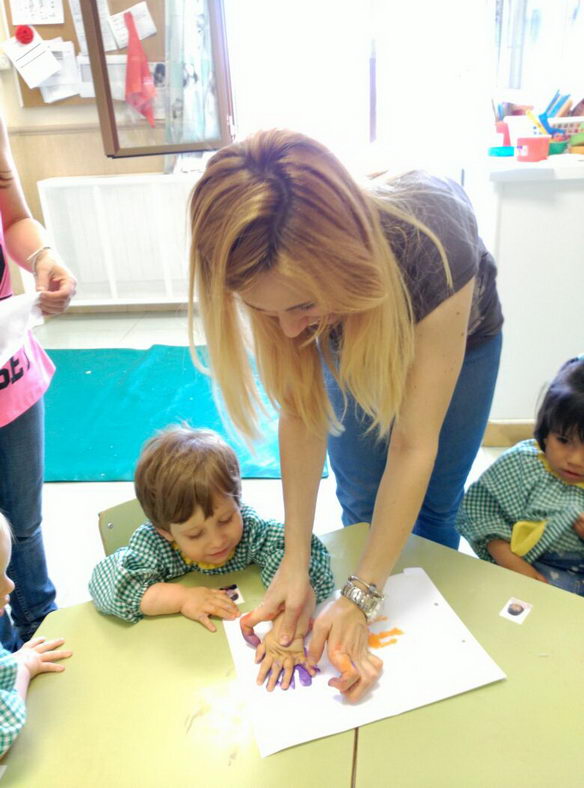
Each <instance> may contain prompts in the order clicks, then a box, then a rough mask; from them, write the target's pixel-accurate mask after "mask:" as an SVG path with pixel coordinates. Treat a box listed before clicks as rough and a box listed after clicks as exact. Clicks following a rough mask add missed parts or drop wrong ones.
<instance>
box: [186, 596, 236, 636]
mask: <svg viewBox="0 0 584 788" xmlns="http://www.w3.org/2000/svg"><path fill="white" fill-rule="evenodd" d="M185 592H186V597H185V600H184V602H183V603H182V606H181V609H180V612H181V613H182V614H183V616H186V618H190V619H192V620H193V621H199V622H200V623H201V624H202V625H203V626H204V627H207V629H208V630H209V631H210V632H216V631H217V627H216V626H215V624H214V623H213V622H212V621H211V619H210V618H209V616H218V617H219V618H229V619H234V618H237V617H238V616H239V608H238V607H237V605H236V604H235V602H233V601H232V600H231V599H230V598H229V595H228V593H227V592H226V591H220V590H219V589H218V588H205V587H204V586H197V588H187V589H185Z"/></svg>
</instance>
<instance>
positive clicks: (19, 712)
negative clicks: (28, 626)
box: [0, 637, 72, 757]
mask: <svg viewBox="0 0 584 788" xmlns="http://www.w3.org/2000/svg"><path fill="white" fill-rule="evenodd" d="M63 643H64V640H62V639H58V640H49V641H47V640H45V638H42V637H39V638H33V639H32V640H29V641H28V643H25V644H24V646H22V648H20V649H19V650H18V651H16V652H15V653H14V654H9V653H8V652H4V653H3V654H2V655H1V656H0V757H2V756H3V755H4V753H5V752H6V751H7V750H8V749H9V747H10V746H11V744H12V742H13V741H14V739H15V738H16V736H17V735H18V734H19V733H20V730H21V728H22V726H23V725H24V723H25V722H26V707H25V703H24V701H25V698H26V693H27V691H28V685H29V684H30V682H31V680H32V679H33V678H34V677H35V676H37V675H38V674H39V673H49V672H53V671H54V672H57V671H62V670H64V669H65V668H64V666H63V665H56V664H55V660H60V659H66V658H67V657H70V656H71V654H72V652H71V651H57V650H56V649H58V648H59V647H60V646H62V645H63Z"/></svg>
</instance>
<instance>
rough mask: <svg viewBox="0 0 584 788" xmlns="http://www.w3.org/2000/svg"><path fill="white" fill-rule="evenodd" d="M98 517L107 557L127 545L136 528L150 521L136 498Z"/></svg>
mask: <svg viewBox="0 0 584 788" xmlns="http://www.w3.org/2000/svg"><path fill="white" fill-rule="evenodd" d="M98 517H99V535H100V536H101V541H102V544H103V549H104V550H105V554H106V555H110V554H111V553H114V552H115V551H116V550H117V549H118V548H119V547H124V546H125V545H127V544H128V542H129V541H130V537H131V536H132V534H133V533H134V531H135V530H136V528H137V527H138V526H139V525H141V524H142V523H144V522H146V521H147V519H148V518H147V517H146V515H145V514H144V512H143V511H142V507H141V506H140V504H139V503H138V501H137V500H136V498H134V499H133V500H131V501H126V503H120V504H118V505H117V506H112V507H111V509H105V510H104V511H103V512H100V513H99V515H98Z"/></svg>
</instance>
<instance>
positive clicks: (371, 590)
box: [349, 575, 383, 599]
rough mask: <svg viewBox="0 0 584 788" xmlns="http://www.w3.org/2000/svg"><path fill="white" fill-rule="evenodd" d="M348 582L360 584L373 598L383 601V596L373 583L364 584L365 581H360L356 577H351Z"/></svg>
mask: <svg viewBox="0 0 584 788" xmlns="http://www.w3.org/2000/svg"><path fill="white" fill-rule="evenodd" d="M349 581H350V582H351V583H355V582H357V583H361V585H362V586H365V588H366V589H367V591H368V592H369V593H370V594H373V596H375V597H377V598H378V599H383V594H382V593H381V592H380V591H379V589H378V588H377V586H376V585H375V583H367V582H365V580H362V579H361V578H360V577H358V576H357V575H351V576H350V577H349Z"/></svg>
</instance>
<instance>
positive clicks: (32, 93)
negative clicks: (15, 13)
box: [2, 0, 165, 107]
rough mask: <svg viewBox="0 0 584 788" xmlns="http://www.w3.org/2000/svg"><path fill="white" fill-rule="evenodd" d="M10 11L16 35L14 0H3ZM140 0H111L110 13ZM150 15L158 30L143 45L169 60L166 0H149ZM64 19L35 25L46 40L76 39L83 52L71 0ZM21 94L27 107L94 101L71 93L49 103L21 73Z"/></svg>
mask: <svg viewBox="0 0 584 788" xmlns="http://www.w3.org/2000/svg"><path fill="white" fill-rule="evenodd" d="M2 2H3V3H4V9H5V13H6V23H7V33H8V36H12V35H14V30H15V27H14V25H13V24H12V14H11V12H10V0H2ZM135 2H136V0H109V2H108V6H109V11H110V14H112V15H113V14H118V13H120V12H121V11H124V10H125V9H126V8H130V7H131V6H133V5H134V4H135ZM147 2H148V9H149V11H150V15H151V16H152V19H153V20H154V24H155V25H156V30H157V31H158V32H157V34H156V35H154V36H149V37H148V38H145V39H143V41H142V46H143V47H144V51H145V52H146V55H147V57H148V59H149V60H165V55H164V53H165V1H164V0H147ZM63 14H64V17H63V18H64V22H63V24H62V25H35V26H34V27H35V29H36V30H37V31H38V33H39V35H41V36H42V37H43V38H45V39H51V38H57V37H58V36H61V38H62V39H63V40H64V41H72V42H73V45H74V46H75V54H79V42H78V41H77V36H76V35H75V25H74V24H73V17H72V15H71V9H70V8H69V2H68V0H63ZM126 51H127V50H126V49H112V50H111V51H109V52H108V53H107V54H108V55H121V54H124V53H125V52H126ZM16 76H17V79H18V85H19V90H20V95H21V97H22V105H23V107H54V106H58V105H61V104H70V105H71V104H94V103H95V99H93V98H82V97H81V96H69V97H68V98H65V99H61V100H60V101H55V102H52V103H51V104H46V103H45V102H44V101H43V97H42V94H41V91H40V90H39V88H29V87H28V85H27V84H26V82H25V81H24V80H23V79H22V77H21V76H20V74H17V75H16Z"/></svg>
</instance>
